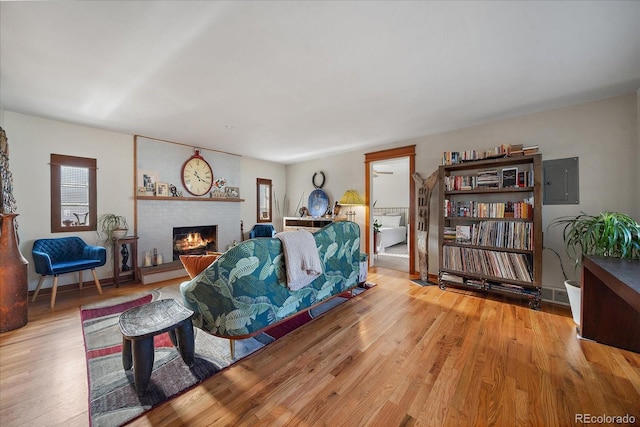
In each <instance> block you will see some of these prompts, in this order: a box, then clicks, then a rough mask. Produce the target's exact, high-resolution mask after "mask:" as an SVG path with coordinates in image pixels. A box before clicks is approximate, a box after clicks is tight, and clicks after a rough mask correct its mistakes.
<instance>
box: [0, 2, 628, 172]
mask: <svg viewBox="0 0 640 427" xmlns="http://www.w3.org/2000/svg"><path fill="white" fill-rule="evenodd" d="M639 22H640V2H639V1H627V2H614V1H603V2H598V1H588V2H549V1H545V2H542V1H540V2H537V1H536V2H524V1H517V2H516V1H514V2H505V1H498V2H478V1H473V2H463V1H456V2H438V1H429V2H418V1H411V2H400V1H394V2H385V1H375V2H365V1H356V2H337V1H336V2H312V1H305V2H289V1H287V2H250V1H243V2H205V1H198V2H186V1H181V2H171V1H162V2H150V1H147V2H143V1H140V2H126V1H113V2H2V3H0V106H2V108H4V109H5V110H9V111H14V112H20V113H26V114H32V115H36V116H42V117H46V118H51V119H56V120H62V121H67V122H71V123H78V124H83V125H88V126H93V127H97V128H102V129H107V130H112V131H116V132H122V133H127V134H132V135H133V134H141V135H146V136H151V137H156V138H161V139H166V140H171V141H176V142H183V143H188V144H191V145H197V146H202V147H207V148H212V149H218V150H222V151H228V152H233V153H237V154H242V155H246V156H251V157H256V158H261V159H266V160H271V161H276V162H281V163H285V164H288V163H294V162H297V161H302V160H306V159H310V158H316V157H322V156H326V155H330V154H335V153H339V152H342V151H349V150H353V149H357V148H364V147H370V146H375V145H380V144H385V143H389V142H395V141H399V140H403V139H408V138H412V137H418V136H422V135H428V134H432V133H436V132H441V131H445V130H450V129H456V128H461V127H466V126H470V125H474V124H479V123H484V122H488V121H492V120H496V119H500V118H505V117H513V116H517V115H522V114H526V113H529V112H534V111H540V110H544V109H549V108H554V107H559V106H563V105H569V104H574V103H579V102H584V101H588V100H592V99H597V98H603V97H608V96H614V95H619V94H624V93H630V92H633V91H635V90H637V89H638V88H639V87H640V24H639Z"/></svg>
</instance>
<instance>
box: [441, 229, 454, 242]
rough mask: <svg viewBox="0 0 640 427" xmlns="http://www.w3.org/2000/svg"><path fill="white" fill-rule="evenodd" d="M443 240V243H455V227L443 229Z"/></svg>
mask: <svg viewBox="0 0 640 427" xmlns="http://www.w3.org/2000/svg"><path fill="white" fill-rule="evenodd" d="M443 238H444V240H445V241H451V242H453V241H455V240H456V228H455V227H445V228H444V232H443Z"/></svg>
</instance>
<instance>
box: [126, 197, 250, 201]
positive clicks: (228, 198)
mask: <svg viewBox="0 0 640 427" xmlns="http://www.w3.org/2000/svg"><path fill="white" fill-rule="evenodd" d="M136 200H164V201H168V202H178V201H183V202H185V201H186V202H244V199H240V198H238V197H157V196H136Z"/></svg>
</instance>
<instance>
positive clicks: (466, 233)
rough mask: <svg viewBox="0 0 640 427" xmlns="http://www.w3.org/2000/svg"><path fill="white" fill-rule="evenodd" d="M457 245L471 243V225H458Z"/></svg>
mask: <svg viewBox="0 0 640 427" xmlns="http://www.w3.org/2000/svg"><path fill="white" fill-rule="evenodd" d="M456 243H471V226H470V225H456Z"/></svg>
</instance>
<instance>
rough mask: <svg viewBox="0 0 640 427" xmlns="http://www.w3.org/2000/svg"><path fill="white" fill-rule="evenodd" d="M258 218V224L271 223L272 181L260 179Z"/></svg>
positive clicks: (258, 180) (258, 181)
mask: <svg viewBox="0 0 640 427" xmlns="http://www.w3.org/2000/svg"><path fill="white" fill-rule="evenodd" d="M257 185H258V190H257V193H258V203H257V206H258V218H257V222H271V221H272V219H271V180H270V179H264V178H258V179H257Z"/></svg>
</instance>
